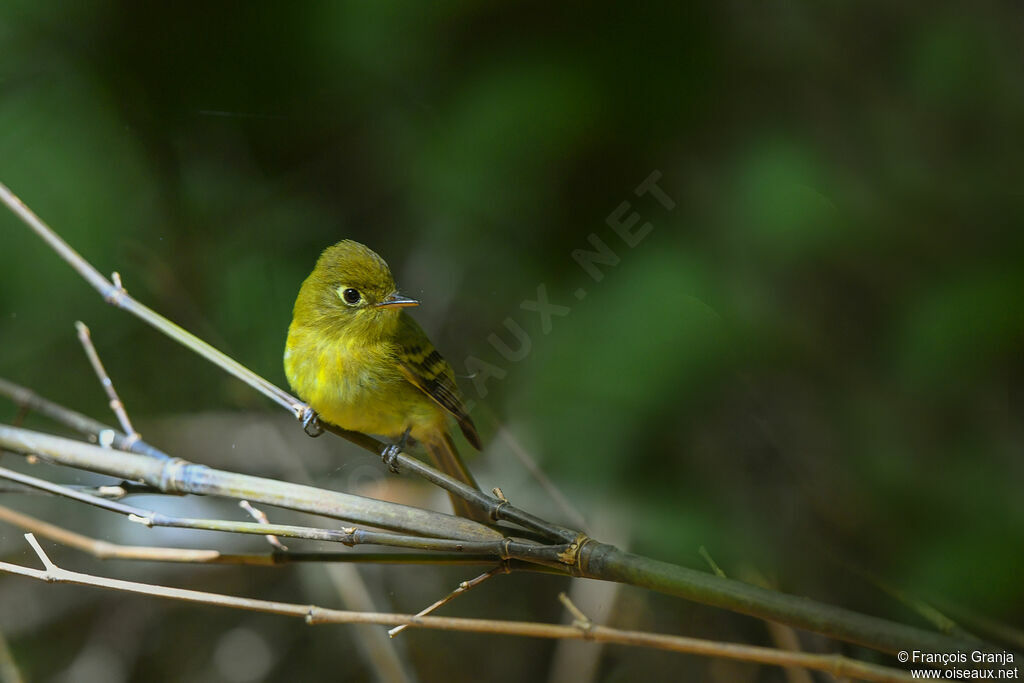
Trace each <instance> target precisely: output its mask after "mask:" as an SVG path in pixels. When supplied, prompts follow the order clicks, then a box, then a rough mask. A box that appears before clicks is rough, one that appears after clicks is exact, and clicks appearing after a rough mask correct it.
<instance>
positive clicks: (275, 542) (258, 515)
mask: <svg viewBox="0 0 1024 683" xmlns="http://www.w3.org/2000/svg"><path fill="white" fill-rule="evenodd" d="M238 507H240V508H242V509H243V510H245V511H246V512H248V513H249V514H250V515H251V516H252V518H253V519H255V520H256V521H257V522H259V523H260V524H270V520H269V519H267V516H266V514H264V513H263V511H262V510H257V509H256V508H254V507H253V506H252V504H251V503H249V501H247V500H240V501H238ZM266 539H267V543H269V544H270V545H272V546H274V547H275V548H277V549H278V550H280V551H282V552H283V551H286V550H288V546H286V545H285V544H284V543H281V539H279V538H278V537H277V536H275V535H274V534H267V535H266Z"/></svg>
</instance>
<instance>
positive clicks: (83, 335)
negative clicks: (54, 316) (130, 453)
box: [75, 273, 142, 450]
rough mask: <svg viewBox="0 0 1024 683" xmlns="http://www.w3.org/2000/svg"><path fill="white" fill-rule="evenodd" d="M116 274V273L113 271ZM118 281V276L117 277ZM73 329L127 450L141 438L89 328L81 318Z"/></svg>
mask: <svg viewBox="0 0 1024 683" xmlns="http://www.w3.org/2000/svg"><path fill="white" fill-rule="evenodd" d="M115 275H116V273H115ZM118 282H120V278H118ZM75 329H76V330H78V341H80V342H82V348H83V349H84V350H85V355H86V357H87V358H88V359H89V363H90V365H92V369H93V371H94V372H95V373H96V377H97V378H99V380H100V386H102V387H103V390H104V391H105V392H106V393H107V399H109V401H110V409H111V410H112V411H113V412H114V415H116V416H117V421H118V423H119V424H120V425H121V431H123V432H124V433H125V434H127V435H128V436H127V438H126V439H125V442H126V444H127V446H128V447H127V448H125V450H129V449H130V447H131V444H133V443H135V442H136V441H138V440H139V439H140V438H142V437H141V436H140V435H139V433H138V432H137V431H135V427H133V426H132V421H131V420H130V419H128V411H126V410H125V408H124V403H123V402H122V401H121V398H120V397H119V396H118V395H117V390H116V389H115V388H114V381H113V380H112V379H110V375H108V374H107V370H106V368H104V367H103V362H102V361H101V360H100V355H99V354H98V353H96V347H95V346H93V343H92V335H91V334H90V333H89V328H88V327H86V325H85V323H83V322H82V321H81V320H79V321H77V322H75Z"/></svg>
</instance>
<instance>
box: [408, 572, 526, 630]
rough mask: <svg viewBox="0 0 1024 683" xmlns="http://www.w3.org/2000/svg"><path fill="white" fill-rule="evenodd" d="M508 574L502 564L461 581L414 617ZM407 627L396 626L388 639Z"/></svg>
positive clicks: (423, 614)
mask: <svg viewBox="0 0 1024 683" xmlns="http://www.w3.org/2000/svg"><path fill="white" fill-rule="evenodd" d="M508 573H509V570H508V567H506V566H505V564H504V563H502V564H500V565H498V566H497V567H495V568H494V569H492V570H491V571H489V572H484V573H483V574H481V575H480V576H478V577H476V578H475V579H470V580H469V581H463V582H462V583H460V584H459V586H458V588H456V589H455V590H453V591H452V592H451V593H449V594H448V595H446V596H445V597H443V598H441V599H440V600H438V601H437V602H435V603H433V604H431V605H429V606H427V607H424V608H423V609H421V610H420V611H419V612H417V613H416V616H418V617H423V616H426V615H428V614H430V613H432V612H434V611H436V610H437V609H438V608H440V607H443V606H444V605H447V604H448V603H449V602H451V601H452V600H454V599H455V598H457V597H459V596H460V595H462V594H463V593H465V592H466V591H468V590H470V589H471V588H476V587H477V586H479V585H480V584H481V583H483V582H484V581H486V580H487V579H489V578H491V577H492V576H497V575H498V574H508ZM408 627H409V625H408V624H402V625H401V626H396V627H394V628H393V629H391V630H389V631H388V637H389V638H394V637H395V636H397V635H398V634H399V633H401V632H402V631H404V630H405V629H407V628H408Z"/></svg>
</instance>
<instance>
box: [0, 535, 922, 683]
mask: <svg viewBox="0 0 1024 683" xmlns="http://www.w3.org/2000/svg"><path fill="white" fill-rule="evenodd" d="M25 539H26V540H27V541H28V542H29V544H30V545H31V546H32V549H33V550H34V551H35V553H36V555H37V556H38V557H39V560H40V562H42V564H43V567H44V569H32V568H30V567H23V566H21V565H16V564H11V563H8V562H0V571H5V572H9V573H11V574H18V575H20V576H26V577H29V578H33V579H37V580H39V581H46V582H48V583H72V584H78V585H83V586H97V587H100V588H106V589H109V590H117V591H125V592H129V593H138V594H142V595H150V596H154V597H161V598H169V599H174V600H181V601H184V602H193V603H199V604H205V605H215V606H220V607H228V608H233V609H242V610H248V611H254V612H265V613H270V614H278V615H282V616H290V617H298V618H301V619H304V620H305V622H306V623H307V624H310V625H319V624H378V625H382V626H397V625H402V624H405V625H408V626H416V627H419V628H430V629H439V630H445V631H469V632H474V633H491V634H501V635H514V636H527V637H534V638H572V639H580V640H592V641H598V642H605V643H617V644H620V645H634V646H640V647H649V648H655V649H659V650H668V651H671V652H683V653H690V654H698V655H704V656H711V657H724V658H727V659H734V660H739V661H746V662H754V663H759V664H768V665H772V666H802V667H805V668H808V669H815V670H818V671H827V672H829V673H831V674H832V675H834V676H837V677H839V676H850V677H853V678H857V679H860V680H865V681H885V682H889V681H908V680H912V679H911V678H910V676H909V675H907V674H906V673H904V672H902V671H899V670H896V669H891V668H888V667H883V666H877V665H875V664H868V663H867V662H859V661H856V660H851V659H847V658H845V657H841V656H839V655H813V654H805V653H790V652H782V651H780V650H775V649H772V648H767V647H758V646H754V645H737V644H732V643H719V642H714V641H709V640H702V639H699V638H687V637H683V636H670V635H662V634H655V633H642V632H638V631H624V630H621V629H615V628H609V627H607V626H596V625H591V626H590V627H588V628H586V629H583V628H580V627H578V626H563V625H560V624H545V623H540V622H528V621H503V620H497V619H468V618H462V617H433V616H417V615H414V614H389V613H374V612H351V611H347V610H334V609H327V608H323V607H318V606H316V605H301V604H296V603H287V602H273V601H270V600H257V599H252V598H240V597H235V596H230V595H223V594H219V593H207V592H203V591H195V590H188V589H182V588H171V587H168V586H158V585H153V584H146V583H138V582H135V581H125V580H122V579H110V578H105V577H99V576H94V575H91V574H84V573H80V572H74V571H70V570H67V569H63V568H61V567H59V566H58V565H57V564H56V563H54V562H53V560H51V559H50V557H49V556H48V555H47V554H46V552H45V551H44V550H43V548H42V546H40V545H39V542H38V541H37V540H36V538H35V536H33V535H32V534H31V533H28V534H25ZM584 618H585V617H584Z"/></svg>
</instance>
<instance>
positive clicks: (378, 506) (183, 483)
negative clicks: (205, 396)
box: [0, 424, 504, 541]
mask: <svg viewBox="0 0 1024 683" xmlns="http://www.w3.org/2000/svg"><path fill="white" fill-rule="evenodd" d="M0 448H6V449H8V450H11V451H14V452H18V453H23V454H36V455H39V456H42V457H45V458H47V459H49V460H51V461H53V462H56V463H59V464H61V465H66V466H70V467H76V468H80V469H85V470H89V471H91V472H98V473H100V474H108V475H111V476H115V477H121V478H126V479H131V480H135V481H142V482H144V483H146V484H148V485H150V486H155V487H157V488H159V489H160V490H161V491H164V492H167V493H192V494H201V495H216V496H222V497H231V498H236V499H241V498H245V499H246V500H249V501H252V502H256V503H264V504H270V505H275V506H277V507H286V508H289V509H292V510H296V511H299V512H309V513H313V514H317V515H323V516H326V517H333V518H335V519H341V520H345V521H347V523H350V524H366V525H370V526H375V527H384V528H388V529H397V530H399V531H402V532H405V533H411V534H422V535H424V536H444V537H447V538H453V539H465V540H470V541H478V540H495V541H498V540H504V536H503V535H502V534H501V533H500V532H499V531H497V530H495V529H491V528H490V527H486V526H484V525H482V524H478V523H477V522H474V521H472V520H468V519H464V518H461V517H454V516H452V515H446V514H443V513H440V512H433V511H430V510H424V509H421V508H416V507H412V506H408V505H401V504H399V503H390V502H386V501H382V500H376V499H373V498H367V497H364V496H357V495H354V494H349V493H342V492H340V491H330V490H326V489H320V488H315V487H312V486H303V485H300V484H290V483H287V482H282V481H277V480H273V479H265V478H262V477H254V476H251V475H246V474H238V473H235V472H225V471H223V470H217V469H214V468H211V467H206V466H205V465H196V464H193V463H189V462H187V461H184V460H180V459H177V458H175V459H171V460H158V459H153V458H149V457H147V456H143V455H137V454H134V453H125V452H123V451H118V450H113V449H106V448H100V447H98V446H93V445H90V444H86V443H82V442H81V441H75V440H72V439H65V438H61V437H57V436H52V435H49V434H42V433H40V432H35V431H32V430H27V429H18V428H14V427H8V426H6V425H2V424H0Z"/></svg>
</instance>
